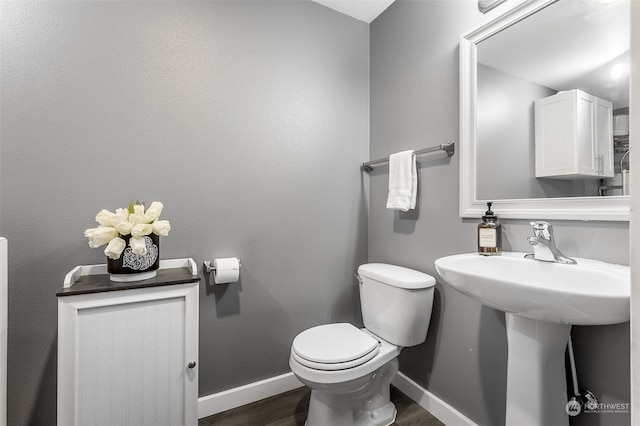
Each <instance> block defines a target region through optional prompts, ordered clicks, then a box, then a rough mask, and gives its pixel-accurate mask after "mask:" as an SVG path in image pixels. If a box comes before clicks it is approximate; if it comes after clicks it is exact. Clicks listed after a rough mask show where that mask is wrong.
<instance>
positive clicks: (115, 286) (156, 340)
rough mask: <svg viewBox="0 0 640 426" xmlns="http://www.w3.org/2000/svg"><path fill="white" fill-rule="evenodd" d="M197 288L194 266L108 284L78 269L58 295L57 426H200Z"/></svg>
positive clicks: (94, 268) (102, 269) (168, 265)
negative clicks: (154, 275)
mask: <svg viewBox="0 0 640 426" xmlns="http://www.w3.org/2000/svg"><path fill="white" fill-rule="evenodd" d="M198 285H199V278H198V276H197V269H196V266H195V263H194V261H193V260H192V259H175V260H164V261H161V262H160V269H159V270H158V275H157V276H156V277H155V278H151V279H148V280H144V281H138V282H130V283H115V282H111V281H109V275H108V274H107V272H106V265H91V266H79V267H76V268H75V269H74V270H72V271H71V272H69V274H67V277H66V278H65V283H64V287H63V288H62V289H61V290H60V291H59V292H58V293H57V296H58V425H60V426H70V425H78V426H91V425H98V424H100V425H117V426H126V425H131V426H133V425H135V426H143V425H153V426H157V425H168V426H179V425H197V423H198V411H197V402H198V364H197V363H198Z"/></svg>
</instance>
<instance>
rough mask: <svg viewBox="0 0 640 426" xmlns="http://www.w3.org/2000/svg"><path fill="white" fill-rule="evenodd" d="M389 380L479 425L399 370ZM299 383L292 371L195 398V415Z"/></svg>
mask: <svg viewBox="0 0 640 426" xmlns="http://www.w3.org/2000/svg"><path fill="white" fill-rule="evenodd" d="M392 384H393V385H394V386H395V387H397V388H398V389H400V391H401V392H402V393H404V394H405V395H407V396H408V397H409V398H411V399H412V400H414V401H415V402H416V404H418V405H419V406H421V407H422V408H424V409H425V410H427V411H428V412H430V413H431V414H433V415H434V416H435V417H437V418H438V419H439V420H440V421H441V422H442V423H444V424H446V425H447V426H478V425H476V424H475V423H474V422H473V421H471V420H470V419H469V418H467V417H466V416H465V415H464V414H462V413H460V412H459V411H458V410H456V409H455V408H453V407H452V406H451V405H449V404H447V403H446V402H444V401H443V400H441V399H440V398H438V397H437V396H435V395H434V394H432V393H430V392H429V391H428V390H426V389H424V388H423V387H422V386H420V385H419V384H417V383H416V382H414V381H413V380H411V379H410V378H408V377H407V376H405V375H404V374H403V373H398V374H397V375H396V377H395V378H394V379H393V381H392ZM302 386H304V385H303V384H302V383H300V381H299V380H298V379H297V378H296V376H294V375H293V373H285V374H282V375H280V376H276V377H272V378H270V379H265V380H261V381H259V382H255V383H249V384H248V385H244V386H240V387H237V388H233V389H229V390H226V391H223V392H218V393H214V394H212V395H207V396H203V397H200V398H198V418H199V419H202V418H204V417H208V416H213V415H214V414H218V413H221V412H223V411H227V410H231V409H232V408H236V407H240V406H242V405H246V404H250V403H252V402H256V401H260V400H261V399H265V398H269V397H271V396H275V395H278V394H281V393H283V392H288V391H290V390H293V389H297V388H299V387H302Z"/></svg>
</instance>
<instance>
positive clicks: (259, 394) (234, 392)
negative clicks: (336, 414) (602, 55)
mask: <svg viewBox="0 0 640 426" xmlns="http://www.w3.org/2000/svg"><path fill="white" fill-rule="evenodd" d="M302 386H304V385H303V384H302V383H301V382H300V381H299V380H298V379H297V378H296V376H294V375H293V373H285V374H282V375H280V376H276V377H272V378H269V379H265V380H260V381H259V382H254V383H249V384H248V385H244V386H240V387H237V388H233V389H229V390H226V391H222V392H218V393H214V394H211V395H207V396H203V397H200V398H198V418H199V419H202V418H204V417H208V416H213V415H214V414H218V413H221V412H223V411H227V410H231V409H232V408H236V407H240V406H242V405H246V404H251V403H252V402H256V401H260V400H261V399H265V398H269V397H271V396H275V395H278V394H281V393H284V392H288V391H290V390H293V389H297V388H299V387H302Z"/></svg>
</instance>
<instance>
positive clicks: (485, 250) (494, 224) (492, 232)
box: [478, 202, 502, 256]
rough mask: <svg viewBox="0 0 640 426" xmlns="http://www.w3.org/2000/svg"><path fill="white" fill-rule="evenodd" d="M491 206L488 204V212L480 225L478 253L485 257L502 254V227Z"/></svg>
mask: <svg viewBox="0 0 640 426" xmlns="http://www.w3.org/2000/svg"><path fill="white" fill-rule="evenodd" d="M491 204H493V203H491V202H489V203H487V212H486V213H485V214H484V216H482V223H480V224H478V253H480V254H482V255H484V256H492V255H496V254H500V253H502V225H500V223H499V222H498V216H496V215H495V214H494V213H493V211H492V210H491Z"/></svg>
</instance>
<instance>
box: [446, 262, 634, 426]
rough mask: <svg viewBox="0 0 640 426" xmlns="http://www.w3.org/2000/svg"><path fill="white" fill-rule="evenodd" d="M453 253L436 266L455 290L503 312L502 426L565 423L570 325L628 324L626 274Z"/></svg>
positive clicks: (597, 265)
mask: <svg viewBox="0 0 640 426" xmlns="http://www.w3.org/2000/svg"><path fill="white" fill-rule="evenodd" d="M524 256H525V253H516V252H508V253H503V254H502V255H501V256H481V255H478V254H477V253H468V254H459V255H454V256H447V257H442V258H440V259H438V260H436V262H435V265H436V270H437V271H438V273H439V274H440V275H441V276H442V278H443V279H444V280H445V281H446V282H447V283H448V284H449V285H451V286H452V287H453V288H455V289H456V290H458V291H460V292H462V293H464V294H466V295H467V296H470V297H472V298H474V299H476V300H478V301H479V302H481V303H483V304H484V305H487V306H490V307H492V308H495V309H498V310H501V311H504V312H505V318H506V326H507V344H508V348H509V354H508V357H507V362H508V363H507V412H506V425H507V426H529V425H531V426H540V425H553V426H563V425H566V426H568V425H569V417H568V414H567V411H566V404H567V386H566V380H565V369H564V359H565V358H564V354H565V348H566V346H567V342H568V340H569V332H570V331H571V325H573V324H576V325H605V324H615V323H620V322H625V321H629V317H630V311H629V296H630V291H631V286H630V269H629V267H628V266H621V265H613V264H609V263H604V262H598V261H594V260H588V259H576V261H577V262H578V263H577V265H565V264H559V263H553V262H543V261H539V260H533V259H525V258H524Z"/></svg>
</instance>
